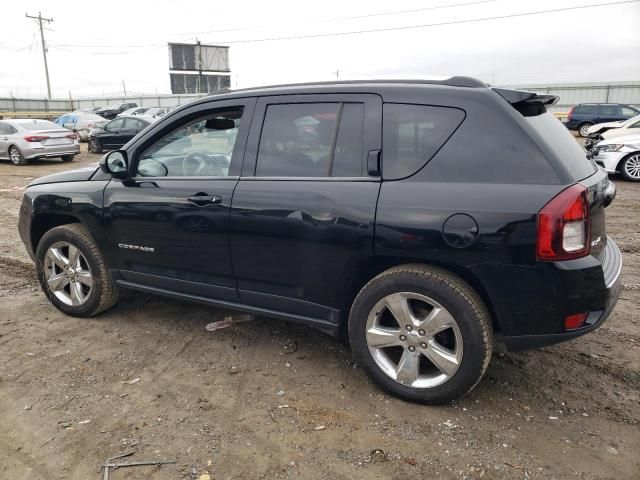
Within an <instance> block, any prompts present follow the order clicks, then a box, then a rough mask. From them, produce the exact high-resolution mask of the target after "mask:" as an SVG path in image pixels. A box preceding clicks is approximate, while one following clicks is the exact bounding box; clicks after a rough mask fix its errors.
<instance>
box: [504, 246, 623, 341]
mask: <svg viewBox="0 0 640 480" xmlns="http://www.w3.org/2000/svg"><path fill="white" fill-rule="evenodd" d="M621 272H622V253H621V252H620V249H619V248H618V245H617V244H616V243H615V242H614V241H613V240H612V239H611V238H607V247H606V249H605V252H604V256H603V259H602V282H603V283H604V289H601V288H597V286H595V285H594V290H598V292H597V295H596V296H597V297H598V298H599V300H598V302H599V305H598V306H597V308H594V305H593V304H590V305H588V308H587V307H585V308H584V309H582V310H581V309H580V306H579V305H576V304H575V303H573V304H572V310H574V313H577V312H580V311H583V312H584V311H588V312H589V315H588V317H587V320H586V322H585V326H584V327H582V328H579V329H576V330H571V331H565V332H561V333H550V334H539V335H517V336H503V337H498V340H499V341H501V342H502V343H503V344H504V345H505V346H506V347H507V349H509V350H526V349H530V348H537V347H543V346H545V345H553V344H555V343H560V342H565V341H567V340H571V339H574V338H577V337H580V336H582V335H585V334H587V333H590V332H592V331H594V330H596V329H597V328H599V327H600V326H601V325H602V324H603V323H604V322H605V321H606V320H607V318H609V315H610V314H611V312H612V311H613V308H614V307H615V305H616V303H617V302H618V296H619V295H620V274H621Z"/></svg>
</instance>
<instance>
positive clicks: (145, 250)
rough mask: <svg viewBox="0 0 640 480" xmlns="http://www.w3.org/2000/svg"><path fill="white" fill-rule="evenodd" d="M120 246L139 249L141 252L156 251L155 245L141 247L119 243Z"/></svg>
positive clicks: (127, 248)
mask: <svg viewBox="0 0 640 480" xmlns="http://www.w3.org/2000/svg"><path fill="white" fill-rule="evenodd" d="M118 248H124V249H125V250H137V251H139V252H150V253H153V252H155V251H156V249H155V248H154V247H141V246H140V245H129V244H128V243H119V244H118Z"/></svg>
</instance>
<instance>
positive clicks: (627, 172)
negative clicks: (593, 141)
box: [589, 135, 640, 182]
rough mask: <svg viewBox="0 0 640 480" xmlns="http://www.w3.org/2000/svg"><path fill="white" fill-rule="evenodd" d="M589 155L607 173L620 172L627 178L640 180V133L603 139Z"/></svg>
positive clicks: (633, 180)
mask: <svg viewBox="0 0 640 480" xmlns="http://www.w3.org/2000/svg"><path fill="white" fill-rule="evenodd" d="M589 157H590V158H592V159H593V160H594V161H595V162H596V163H597V164H598V165H600V166H601V167H602V168H603V169H604V170H605V171H606V172H607V173H618V172H619V173H620V175H622V178H624V179H625V180H629V181H632V182H640V135H629V136H626V137H614V138H610V139H608V140H603V141H601V142H600V143H598V144H597V145H596V146H595V148H594V149H593V150H592V151H591V152H590V153H589Z"/></svg>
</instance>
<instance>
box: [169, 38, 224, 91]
mask: <svg viewBox="0 0 640 480" xmlns="http://www.w3.org/2000/svg"><path fill="white" fill-rule="evenodd" d="M169 77H170V79H171V93H209V92H214V91H216V90H220V89H223V88H229V87H230V86H231V70H230V69H229V47H222V46H219V45H202V44H201V43H200V42H197V43H169Z"/></svg>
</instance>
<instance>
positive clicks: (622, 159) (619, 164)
mask: <svg viewBox="0 0 640 480" xmlns="http://www.w3.org/2000/svg"><path fill="white" fill-rule="evenodd" d="M638 154H640V150H636V151H635V152H630V153H628V154H626V155H625V156H624V157H622V158H621V159H620V160H619V161H618V163H617V164H616V171H617V172H621V171H622V164H623V163H624V162H625V160H626V159H627V158H629V157H631V156H632V155H638Z"/></svg>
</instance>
